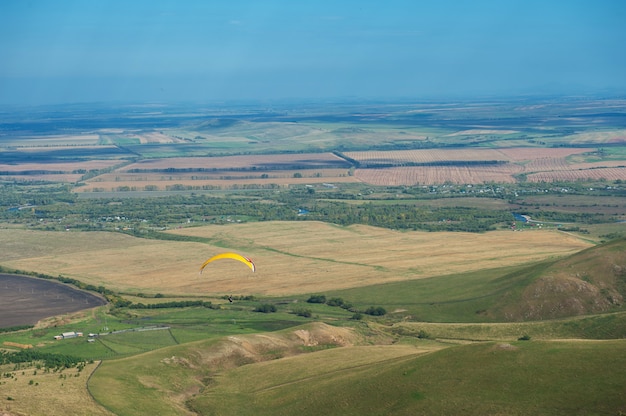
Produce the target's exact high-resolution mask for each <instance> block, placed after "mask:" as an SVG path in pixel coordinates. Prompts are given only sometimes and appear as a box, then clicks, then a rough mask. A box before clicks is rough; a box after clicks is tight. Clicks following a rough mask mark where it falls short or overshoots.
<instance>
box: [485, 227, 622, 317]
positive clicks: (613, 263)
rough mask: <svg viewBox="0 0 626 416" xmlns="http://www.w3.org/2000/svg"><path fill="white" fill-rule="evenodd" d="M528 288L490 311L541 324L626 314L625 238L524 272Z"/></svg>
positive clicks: (508, 296) (505, 296)
mask: <svg viewBox="0 0 626 416" xmlns="http://www.w3.org/2000/svg"><path fill="white" fill-rule="evenodd" d="M524 273H525V274H526V275H527V276H528V277H529V279H528V281H529V284H528V285H527V286H526V287H524V288H521V287H518V288H517V289H516V290H513V291H509V292H508V293H507V294H506V295H504V296H502V298H501V300H500V302H499V303H498V304H497V305H494V306H493V307H492V309H491V310H490V311H489V312H490V313H491V314H493V315H496V316H501V317H504V318H505V320H507V321H537V320H543V319H554V318H562V317H569V316H578V315H589V314H596V313H605V312H614V311H618V310H623V305H624V298H625V297H626V239H624V238H621V239H617V240H613V241H610V242H608V243H605V244H602V245H599V246H595V247H591V248H588V249H586V250H583V251H581V252H579V253H576V254H573V255H571V256H569V257H566V258H564V259H560V260H557V261H554V262H552V263H548V264H542V265H539V266H535V267H534V268H532V267H531V268H530V269H528V270H526V271H525V272H524Z"/></svg>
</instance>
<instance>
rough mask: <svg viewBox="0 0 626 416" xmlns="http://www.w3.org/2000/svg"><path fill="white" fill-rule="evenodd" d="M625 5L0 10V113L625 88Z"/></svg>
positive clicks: (486, 1) (74, 4)
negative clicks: (0, 109) (77, 106)
mask: <svg viewBox="0 0 626 416" xmlns="http://www.w3.org/2000/svg"><path fill="white" fill-rule="evenodd" d="M624 17H626V2H623V1H621V0H599V1H596V2H589V1H576V0H574V1H550V2H544V1H536V0H530V1H514V0H505V1H495V0H477V1H474V2H463V1H452V0H443V1H440V2H425V1H404V0H390V1H388V2H384V3H383V2H374V1H358V2H357V1H342V2H330V1H327V0H323V1H318V2H315V3H308V2H307V3H300V2H289V1H286V0H275V1H267V2H253V1H236V0H235V1H228V2H226V1H212V2H205V1H186V2H179V1H175V0H156V1H154V0H153V1H145V0H142V1H133V2H126V1H121V0H110V1H96V0H91V1H71V0H59V1H54V2H53V1H43V0H34V1H30V2H17V1H15V2H3V3H1V4H0V56H2V57H3V58H2V60H3V63H2V65H0V105H3V106H7V105H9V106H10V105H44V104H64V103H81V102H88V103H90V102H214V101H245V100H250V101H262V100H283V99H332V98H339V97H351V98H362V99H387V100H388V99H394V98H396V99H409V98H413V99H437V98H439V99H443V98H446V97H449V98H461V97H463V98H469V97H485V96H513V95H522V94H533V95H539V94H562V95H576V94H593V93H617V94H620V93H624V92H626V54H625V53H624V52H623V49H624V47H623V45H626V25H624V24H623V19H624Z"/></svg>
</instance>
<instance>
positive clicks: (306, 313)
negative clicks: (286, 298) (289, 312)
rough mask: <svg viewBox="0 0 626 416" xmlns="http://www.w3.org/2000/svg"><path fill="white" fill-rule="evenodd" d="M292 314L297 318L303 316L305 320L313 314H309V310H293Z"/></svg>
mask: <svg viewBox="0 0 626 416" xmlns="http://www.w3.org/2000/svg"><path fill="white" fill-rule="evenodd" d="M293 313H294V314H296V315H298V316H303V317H305V318H310V317H311V316H313V313H312V312H311V310H310V309H304V308H299V309H294V310H293Z"/></svg>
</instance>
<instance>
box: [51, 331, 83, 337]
mask: <svg viewBox="0 0 626 416" xmlns="http://www.w3.org/2000/svg"><path fill="white" fill-rule="evenodd" d="M82 336H83V333H82V332H74V331H71V332H63V333H62V334H61V335H55V336H54V339H69V338H76V337H82Z"/></svg>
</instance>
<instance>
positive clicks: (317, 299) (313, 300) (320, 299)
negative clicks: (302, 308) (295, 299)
mask: <svg viewBox="0 0 626 416" xmlns="http://www.w3.org/2000/svg"><path fill="white" fill-rule="evenodd" d="M307 302H308V303H326V296H324V295H312V296H311V297H310V298H309V299H308V300H307Z"/></svg>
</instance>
